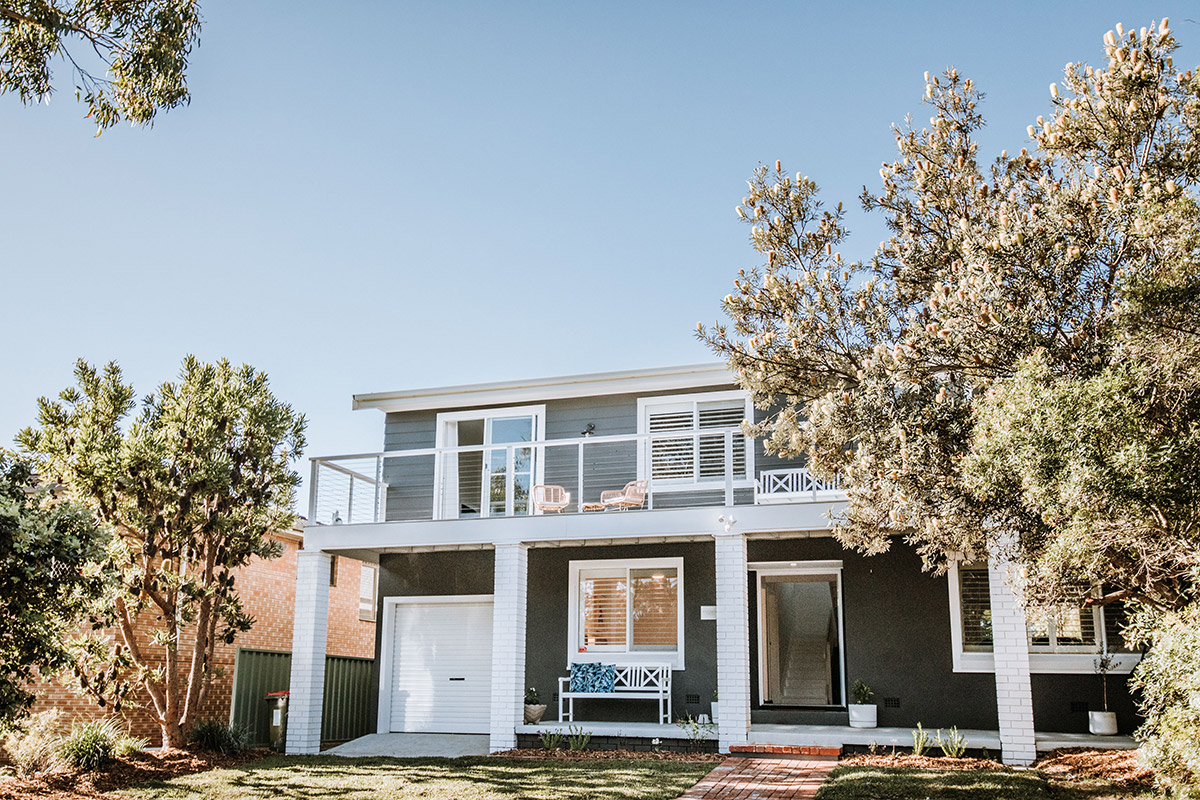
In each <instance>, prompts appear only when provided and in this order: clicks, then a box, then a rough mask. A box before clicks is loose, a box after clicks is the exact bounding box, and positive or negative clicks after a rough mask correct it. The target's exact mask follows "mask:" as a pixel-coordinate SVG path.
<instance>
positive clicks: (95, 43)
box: [0, 0, 201, 135]
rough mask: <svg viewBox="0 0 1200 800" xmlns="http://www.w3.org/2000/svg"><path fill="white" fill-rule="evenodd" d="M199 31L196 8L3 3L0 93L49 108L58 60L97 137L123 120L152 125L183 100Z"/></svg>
mask: <svg viewBox="0 0 1200 800" xmlns="http://www.w3.org/2000/svg"><path fill="white" fill-rule="evenodd" d="M200 24H201V20H200V4H199V3H198V2H197V0H93V2H86V3H85V2H69V1H68V0H2V1H0V92H16V93H17V94H18V96H20V98H21V101H22V102H23V103H26V104H29V103H37V102H40V101H42V100H46V101H47V102H48V101H49V98H50V95H51V93H52V92H53V91H54V84H53V81H52V76H51V71H50V61H51V60H52V59H53V58H55V57H58V56H61V57H62V58H64V59H65V60H66V61H67V62H69V63H70V65H71V68H72V71H73V78H74V80H75V83H76V86H75V96H76V98H77V99H79V100H82V101H83V102H85V103H87V106H88V113H87V116H88V118H90V119H92V120H93V121H95V123H96V126H97V134H96V135H100V133H102V132H103V131H104V130H105V129H106V128H109V127H112V126H113V125H115V124H117V123H118V122H120V121H121V120H122V119H127V120H129V121H130V122H134V123H139V124H153V122H154V116H155V114H156V113H157V112H158V111H159V110H160V109H170V108H174V107H176V106H178V105H181V104H183V103H187V102H188V100H189V97H188V88H187V81H186V79H185V74H184V73H185V72H186V70H187V62H188V56H189V55H190V54H191V51H192V47H193V46H194V45H195V44H196V43H197V42H199V40H200ZM69 44H75V45H79V50H82V51H83V53H82V54H81V53H80V52H79V50H72V49H70V47H68V45H69ZM89 50H90V51H92V52H91V53H87V51H89ZM93 56H94V58H93ZM89 62H90V63H94V64H96V66H95V67H90V66H88V64H89ZM94 69H103V72H102V73H101V74H100V75H96V74H93V70H94Z"/></svg>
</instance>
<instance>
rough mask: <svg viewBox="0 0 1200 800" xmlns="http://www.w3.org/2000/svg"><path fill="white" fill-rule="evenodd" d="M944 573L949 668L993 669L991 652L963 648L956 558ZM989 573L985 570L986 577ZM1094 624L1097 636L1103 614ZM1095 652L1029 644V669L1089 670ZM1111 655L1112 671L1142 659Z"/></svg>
mask: <svg viewBox="0 0 1200 800" xmlns="http://www.w3.org/2000/svg"><path fill="white" fill-rule="evenodd" d="M946 577H947V578H948V579H949V591H950V655H951V661H952V662H953V670H954V671H955V672H981V673H982V672H995V671H996V659H995V657H994V656H993V655H992V654H991V653H970V652H965V651H964V650H963V641H962V597H961V596H960V594H959V578H958V562H957V561H951V562H950V568H949V570H948V571H947V573H946ZM990 577H991V576H990V573H989V580H990ZM1098 624H1099V626H1100V627H1099V630H1100V631H1101V636H1106V635H1107V633H1106V632H1105V631H1104V620H1103V615H1101V616H1100V622H1099V623H1098ZM1099 655H1100V652H1099V650H1098V649H1097V650H1092V651H1090V652H1086V653H1083V652H1079V649H1078V648H1077V649H1076V651H1075V652H1059V653H1047V652H1045V651H1038V650H1034V649H1033V648H1032V647H1030V650H1029V671H1030V672H1031V673H1036V674H1040V675H1077V674H1088V673H1093V672H1095V671H1096V663H1095V661H1096V658H1097V657H1099ZM1112 656H1113V666H1112V669H1111V670H1110V671H1111V672H1114V673H1128V672H1132V671H1133V668H1134V667H1136V666H1137V665H1138V662H1139V661H1141V660H1142V657H1141V655H1140V654H1138V653H1113V654H1112Z"/></svg>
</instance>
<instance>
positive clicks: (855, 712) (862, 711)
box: [850, 703, 879, 728]
mask: <svg viewBox="0 0 1200 800" xmlns="http://www.w3.org/2000/svg"><path fill="white" fill-rule="evenodd" d="M878 716H879V709H877V708H876V707H875V704H874V703H871V704H869V705H859V704H858V703H851V704H850V727H851V728H874V727H875V726H876V725H877V724H878V721H877V720H878Z"/></svg>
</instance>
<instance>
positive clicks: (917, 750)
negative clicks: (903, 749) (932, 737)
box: [912, 722, 929, 756]
mask: <svg viewBox="0 0 1200 800" xmlns="http://www.w3.org/2000/svg"><path fill="white" fill-rule="evenodd" d="M912 737H913V749H912V754H913V755H914V756H923V755H925V751H926V750H928V749H929V731H927V730H925V729H924V728H923V727H921V723H919V722H918V723H917V727H916V730H914V731H913V732H912Z"/></svg>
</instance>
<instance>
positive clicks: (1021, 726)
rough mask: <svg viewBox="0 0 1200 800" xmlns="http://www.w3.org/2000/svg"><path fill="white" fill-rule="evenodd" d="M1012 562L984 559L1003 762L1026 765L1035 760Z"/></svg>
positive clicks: (1025, 642)
mask: <svg viewBox="0 0 1200 800" xmlns="http://www.w3.org/2000/svg"><path fill="white" fill-rule="evenodd" d="M1017 577H1018V576H1017V575H1016V573H1015V571H1014V568H1013V566H1012V564H1011V563H1010V562H1009V561H1008V560H1007V559H1005V558H1004V557H1003V556H1002V555H999V553H998V551H993V553H992V555H991V557H990V558H989V559H988V585H989V593H990V595H991V601H992V653H993V656H994V658H995V663H996V667H995V669H996V711H997V715H998V717H999V719H1000V747H1001V751H1002V758H1003V760H1004V763H1005V764H1013V765H1017V766H1027V765H1029V764H1032V763H1033V762H1034V761H1035V760H1036V759H1037V743H1036V740H1035V738H1034V732H1033V689H1032V688H1031V686H1030V681H1029V635H1028V633H1027V632H1026V628H1025V612H1024V610H1023V608H1022V604H1021V601H1020V599H1019V597H1018V595H1017V591H1018V590H1019V589H1018V587H1019V586H1020V584H1019V582H1018V580H1017Z"/></svg>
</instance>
